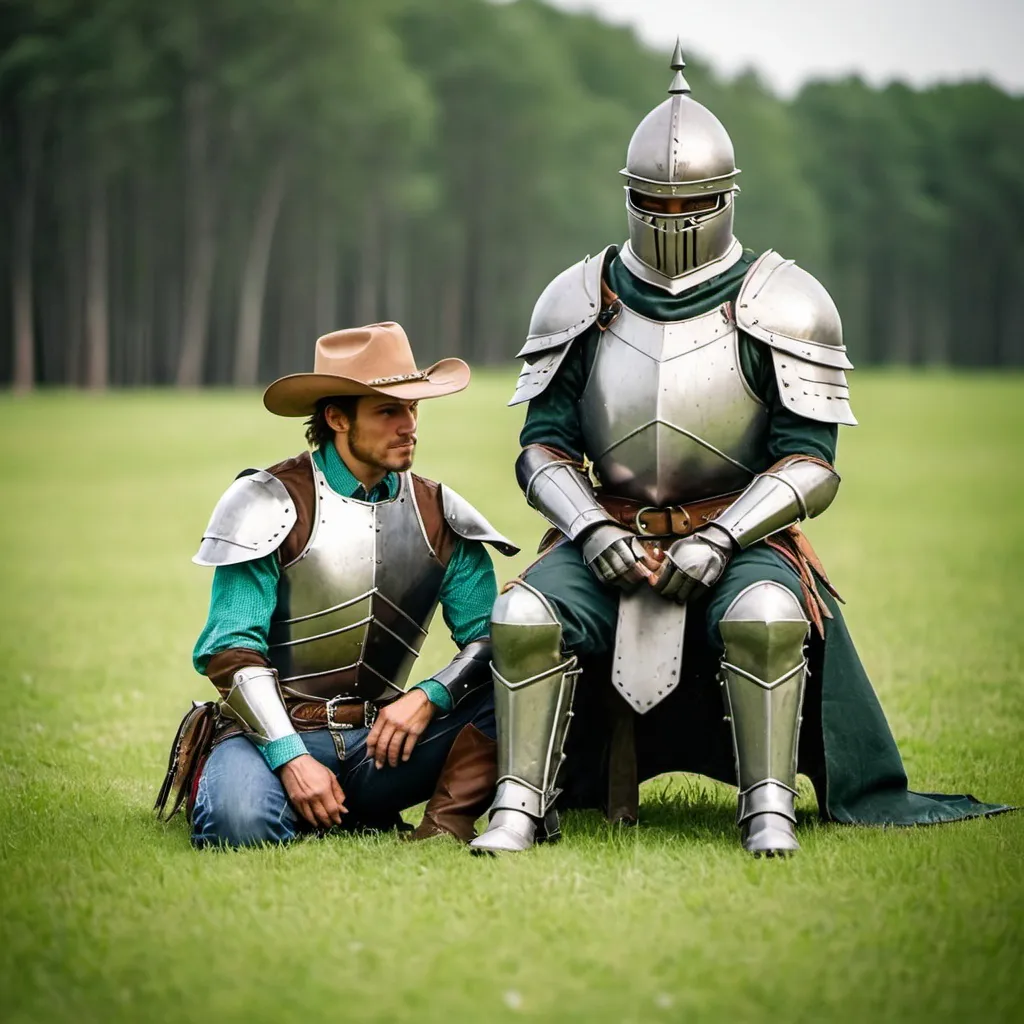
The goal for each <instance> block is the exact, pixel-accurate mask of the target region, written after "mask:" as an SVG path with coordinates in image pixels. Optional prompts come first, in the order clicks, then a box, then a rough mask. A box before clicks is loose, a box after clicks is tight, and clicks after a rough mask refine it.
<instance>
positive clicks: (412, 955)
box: [0, 373, 1024, 1024]
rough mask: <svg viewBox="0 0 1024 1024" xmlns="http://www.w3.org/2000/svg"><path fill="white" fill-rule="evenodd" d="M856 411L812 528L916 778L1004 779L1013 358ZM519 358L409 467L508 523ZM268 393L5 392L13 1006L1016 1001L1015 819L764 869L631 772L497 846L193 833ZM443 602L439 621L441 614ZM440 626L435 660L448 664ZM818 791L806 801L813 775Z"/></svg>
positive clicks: (231, 1011) (1019, 381) (774, 1007)
mask: <svg viewBox="0 0 1024 1024" xmlns="http://www.w3.org/2000/svg"><path fill="white" fill-rule="evenodd" d="M854 383H855V397H856V399H857V402H856V409H857V412H858V415H859V416H860V419H861V422H862V423H863V424H864V425H863V426H862V427H860V428H859V429H857V430H847V431H846V432H845V434H844V436H843V439H842V441H841V445H840V460H839V465H840V470H841V471H842V473H843V475H844V477H845V483H844V485H843V487H842V489H841V490H840V495H839V498H838V500H837V502H836V505H835V506H834V507H833V508H832V510H831V511H830V512H829V513H828V514H827V515H826V516H824V517H823V518H822V519H820V520H818V521H816V522H815V523H814V524H812V526H811V528H810V531H809V532H810V533H811V534H812V536H813V537H814V540H815V543H816V545H817V547H818V550H819V552H820V553H821V554H822V556H823V557H824V560H825V562H826V564H827V565H828V568H829V570H830V573H831V576H832V578H833V580H834V581H835V583H836V584H837V586H838V587H839V588H840V590H841V591H842V592H843V594H844V596H845V597H846V599H847V601H848V612H847V617H848V620H849V623H850V627H851V630H852V631H853V634H854V636H855V638H857V640H858V644H859V649H860V652H861V655H862V657H863V659H864V661H865V663H866V664H867V666H868V668H869V670H870V671H871V673H872V676H873V679H874V681H875V686H876V688H877V690H878V693H879V695H880V697H881V700H882V703H883V705H884V706H885V709H886V711H887V713H888V716H889V721H890V723H891V725H892V728H893V732H894V733H895V735H896V737H897V740H898V741H899V743H900V746H901V749H902V752H903V756H904V759H905V761H906V763H907V767H908V771H909V773H910V778H911V782H912V784H913V785H915V786H916V788H919V789H926V790H932V791H947V792H964V791H967V792H971V793H974V794H975V795H976V796H978V797H980V798H983V799H987V800H991V801H1006V802H1010V803H1016V804H1024V755H1022V742H1021V741H1022V727H1021V722H1022V720H1024V671H1022V669H1024V665H1022V660H1024V659H1022V653H1024V642H1022V626H1021V617H1022V612H1024V600H1022V597H1021V594H1022V587H1024V526H1022V522H1024V518H1022V509H1024V484H1022V482H1021V473H1020V469H1021V457H1020V448H1021V444H1022V443H1024V378H1022V377H1020V376H1010V375H1007V376H1003V377H994V376H951V375H934V376H924V377H914V376H910V375H906V374H891V375H888V374H887V375H872V374H869V373H860V374H858V375H856V377H855V378H854ZM509 384H510V378H509V376H508V375H507V374H491V375H487V374H479V375H478V378H477V380H476V381H475V383H474V386H473V387H471V388H470V390H469V392H467V393H466V394H465V395H462V396H458V397H456V398H452V399H446V400H444V401H441V402H437V403H431V404H428V405H426V406H425V407H424V409H423V415H422V419H421V445H420V455H419V459H418V462H417V469H418V470H419V471H420V472H422V473H424V474H426V475H428V476H435V477H439V478H441V479H444V480H446V481H447V482H449V483H450V484H452V485H453V486H454V487H456V488H457V489H458V490H459V491H461V492H462V493H463V494H465V495H466V496H467V497H468V498H470V499H471V500H472V501H474V502H475V503H477V504H478V505H479V506H480V507H481V508H482V509H484V510H485V511H486V512H487V514H488V515H489V516H490V517H491V518H492V520H493V521H494V523H495V525H497V526H498V528H499V529H501V530H503V531H504V532H506V533H507V534H509V535H511V536H512V537H513V538H515V539H516V540H518V541H519V542H520V543H521V544H522V545H523V546H524V548H526V549H527V553H525V554H524V555H522V556H520V558H519V559H517V560H512V561H503V562H502V564H500V565H499V566H498V574H499V576H500V577H507V576H509V575H512V574H513V573H514V571H516V570H517V569H519V568H521V567H522V566H524V565H525V564H526V562H527V559H528V558H529V554H528V552H529V550H531V549H532V545H534V544H535V542H536V539H537V537H538V535H539V532H540V520H539V519H538V518H537V517H536V516H535V515H534V514H533V513H532V512H531V511H530V510H529V509H527V508H526V506H525V504H524V502H523V500H522V498H521V496H520V494H519V492H518V490H517V489H516V486H515V482H514V479H513V477H512V472H511V468H512V463H513V460H514V458H515V455H516V451H517V444H516V433H517V430H518V426H519V423H520V420H521V415H522V414H521V411H519V410H508V409H505V408H504V401H505V399H506V397H507V394H508V392H509ZM300 432H301V431H300V428H299V425H298V423H297V422H294V421H284V420H277V419H274V418H273V417H271V416H270V415H269V414H266V413H265V412H263V410H262V407H261V405H260V402H259V397H258V395H256V394H254V393H253V394H227V393H221V394H194V395H174V394H170V393H134V394H125V395H115V396H110V397H91V396H86V395H70V394H52V395H47V394H44V395H40V396H36V397H30V398H25V399H21V398H13V397H10V396H4V397H0V472H2V475H3V476H2V478H3V489H2V494H3V519H2V526H3V528H2V530H0V558H2V565H3V569H4V572H3V583H2V590H0V595H2V597H0V610H2V628H0V673H2V676H0V678H2V698H3V711H2V713H0V783H2V785H0V1020H3V1021H5V1022H10V1024H14V1022H30V1021H32V1022H36V1021H50V1020H68V1021H76V1022H85V1021H93V1020H96V1021H146V1022H149V1021H198V1020H211V1021H219V1020H230V1021H234V1020H239V1021H241V1020H246V1021H268V1022H274V1024H281V1022H284V1021H319V1020H329V1021H338V1022H344V1021H347V1020H354V1021H406V1020H409V1021H412V1020H416V1021H435V1020H436V1021H445V1020H459V1021H462V1020H482V1021H484V1020H486V1021H489V1020H518V1019H530V1020H559V1021H561V1020H569V1021H605V1020H608V1021H638V1022H639V1021H644V1022H646V1021H659V1020H666V1021H668V1020H677V1021H682V1020H685V1021H756V1020H765V1019H774V1020H780V1021H794V1022H796V1021H815V1022H816V1021H825V1020H844V1021H846V1020H849V1021H860V1020H865V1021H867V1020H871V1021H928V1022H938V1021H958V1022H959V1021H972V1022H973V1021H984V1022H995V1021H1011V1020H1020V1019H1021V1016H1020V1015H1021V1012H1022V1011H1021V1006H1022V1005H1024V1004H1022V1000H1024V970H1022V950H1024V943H1022V940H1024V815H1022V814H1008V815H1003V816H1001V817H998V818H994V819H990V820H985V821H972V822H966V823H962V824H956V825H948V826H940V827H935V828H927V829H911V830H881V829H851V828H843V827H831V826H820V825H816V824H814V823H813V822H809V823H807V824H805V825H804V826H803V827H802V829H801V832H800V838H801V841H802V843H803V852H802V854H801V855H800V856H799V857H798V858H796V859H793V860H791V861H787V862H778V861H754V860H753V859H751V858H750V857H749V856H748V855H746V854H744V853H743V852H742V851H741V850H740V848H739V846H738V844H737V841H736V837H735V829H734V826H733V823H732V815H733V806H734V805H733V796H732V793H731V792H730V791H729V790H728V789H727V788H726V787H722V786H718V785H716V784H712V783H710V782H708V781H706V780H703V779H699V778H692V777H684V776H680V777H673V778H665V779H660V780H656V781H655V782H653V783H650V784H648V786H647V787H646V788H645V791H644V805H643V808H642V822H641V825H640V826H639V827H638V828H635V829H629V830H621V831H617V830H612V829H610V828H609V827H607V826H606V825H604V824H603V822H602V821H601V820H600V819H599V818H598V817H597V816H594V815H570V816H568V819H567V821H566V828H565V840H564V842H563V843H561V844H560V845H557V846H552V847H542V848H540V849H537V850H535V851H533V852H532V853H531V854H529V855H526V856H521V857H519V858H514V859H501V860H481V859H476V858H471V857H469V856H468V855H467V854H466V852H465V851H464V850H463V849H461V848H460V847H458V846H456V845H454V844H448V843H445V842H442V843H440V844H438V845H429V844H427V845H424V844H419V845H416V846H407V845H404V844H400V843H399V842H398V841H397V840H396V839H395V838H394V837H392V836H385V837H376V838H351V837H336V838H329V839H326V840H308V841H303V842H300V843H298V844H296V845H294V846H293V847H291V848H288V849H279V850H261V851H247V852H242V853H234V854H231V853H229V854H223V853H216V852H212V853H204V854H198V853H195V852H193V851H192V850H191V848H190V847H189V844H188V838H187V831H186V826H185V823H184V821H183V820H182V819H181V818H180V817H179V818H177V819H175V820H174V821H173V822H171V823H170V824H159V823H157V822H156V821H155V819H154V818H153V816H152V813H151V811H150V806H151V804H152V801H153V796H154V792H155V789H156V786H157V783H158V781H159V779H160V777H161V775H162V772H163V769H164V763H165V758H166V752H167V746H168V744H169V742H170V739H171V735H172V733H173V730H174V727H175V726H176V724H177V720H178V718H179V716H180V715H181V713H182V711H183V710H184V708H185V706H186V705H187V703H188V701H189V700H190V699H191V698H194V697H202V698H205V697H208V696H209V695H210V694H211V693H212V689H210V688H209V684H208V683H206V682H205V681H204V680H203V679H201V678H199V677H197V676H195V675H194V674H193V673H192V670H191V667H190V660H189V655H190V651H191V646H192V643H193V641H194V638H195V636H196V634H197V632H198V630H199V629H200V627H201V626H202V623H203V620H204V616H205V612H206V601H207V588H208V585H209V576H208V570H204V569H200V568H198V567H196V566H194V565H192V564H191V563H190V561H189V558H190V557H191V555H192V553H193V551H194V549H195V546H196V543H197V541H198V539H199V536H200V534H201V532H202V529H203V526H204V525H205V523H206V519H207V516H208V514H209V511H210V508H211V507H212V505H213V503H214V501H215V500H216V498H217V497H218V496H219V494H220V492H221V490H222V489H223V488H224V487H225V486H226V485H227V483H228V482H229V481H230V480H231V478H232V477H233V476H234V474H235V473H236V472H237V471H238V470H239V469H241V468H242V467H245V466H253V465H256V466H258V465H267V464H269V463H272V462H274V461H277V460H278V459H279V458H282V457H284V456H285V455H288V454H292V453H294V452H295V451H297V450H299V448H300ZM439 618H440V617H439ZM442 633H443V625H441V624H440V622H438V627H437V628H436V629H435V631H434V633H433V634H432V635H431V638H430V640H429V641H428V647H427V649H426V652H425V656H424V658H423V676H424V677H425V676H427V675H429V673H430V672H431V671H432V670H433V669H436V668H437V667H438V666H439V665H440V664H442V663H443V662H444V661H446V660H447V658H448V656H449V651H450V644H449V641H448V639H447V637H445V636H443V635H442ZM803 806H804V807H805V809H809V808H812V807H813V798H811V797H810V796H809V795H808V796H807V797H805V799H804V802H803Z"/></svg>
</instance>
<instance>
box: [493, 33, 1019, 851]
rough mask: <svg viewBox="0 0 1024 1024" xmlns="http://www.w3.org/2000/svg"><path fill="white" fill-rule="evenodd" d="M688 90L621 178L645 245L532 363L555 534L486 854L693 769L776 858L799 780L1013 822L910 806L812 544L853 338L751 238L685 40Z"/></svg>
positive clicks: (538, 323)
mask: <svg viewBox="0 0 1024 1024" xmlns="http://www.w3.org/2000/svg"><path fill="white" fill-rule="evenodd" d="M671 66H672V68H673V70H674V71H675V76H674V80H673V82H672V84H671V86H670V88H669V98H668V99H666V100H664V101H663V102H662V103H660V104H659V105H658V106H657V107H656V108H655V109H654V110H652V111H651V112H650V113H649V114H648V115H647V116H646V117H645V118H644V119H643V121H641V123H640V125H639V126H638V127H637V129H636V131H635V132H634V134H633V138H632V140H631V141H630V144H629V150H628V153H627V159H626V167H625V169H624V170H623V171H622V174H623V177H624V184H625V191H626V211H627V216H628V223H629V239H628V241H627V242H626V243H625V245H624V246H622V248H621V249H620V248H619V247H617V246H614V245H612V246H608V247H607V248H606V249H604V250H603V251H602V252H601V253H600V254H599V255H598V256H597V257H595V258H593V259H590V258H588V259H586V260H583V261H581V262H580V263H577V264H576V265H575V266H573V267H570V268H569V269H567V270H565V271H564V272H562V273H561V274H559V275H558V276H557V277H556V278H555V279H554V280H553V281H552V282H551V283H550V284H549V285H548V287H547V288H546V289H545V291H544V292H543V293H542V294H541V296H540V298H539V299H538V300H537V305H536V308H535V309H534V313H533V319H532V322H531V324H530V335H529V338H528V340H527V343H526V345H525V347H524V348H523V349H522V351H521V352H520V355H521V356H523V357H525V359H526V364H525V366H524V368H523V372H522V374H521V376H520V378H519V382H518V385H517V388H516V393H515V396H514V397H513V400H512V402H511V403H510V404H512V405H515V404H517V403H520V402H529V406H528V411H527V415H526V422H525V425H524V426H523V430H522V433H521V435H520V442H521V444H522V445H523V451H522V453H521V455H520V457H519V461H518V463H517V465H516V475H517V478H518V480H519V483H520V486H521V487H522V489H523V491H524V492H525V494H526V497H527V500H528V501H529V503H530V504H531V505H533V506H534V507H535V508H536V509H538V510H539V511H540V512H541V513H542V514H543V515H544V516H545V517H546V518H547V519H548V521H549V522H550V523H551V524H552V527H553V530H552V531H551V534H550V536H549V538H548V540H547V542H546V543H542V550H543V551H544V554H543V556H542V557H541V558H540V559H539V560H538V561H537V562H536V563H535V564H534V565H533V566H532V567H530V568H529V569H528V570H527V571H526V572H525V573H524V574H523V577H522V578H521V579H518V580H515V581H513V584H512V585H511V586H510V587H508V588H506V590H505V592H503V593H502V595H501V596H500V597H499V599H498V601H497V604H496V605H495V609H494V613H493V618H492V626H491V637H492V641H493V644H494V680H495V691H496V696H495V700H496V708H497V718H498V745H499V750H498V761H499V782H498V789H497V794H496V797H495V800H494V803H493V806H492V810H491V820H490V824H489V826H488V829H487V831H486V832H485V833H484V834H483V835H481V836H480V837H479V838H477V839H476V840H474V842H473V848H474V850H478V851H488V852H495V851H500V850H510V851H515V850H525V849H527V848H528V847H530V846H532V845H533V843H534V842H536V841H540V840H543V839H552V838H555V837H556V836H557V834H558V822H557V812H556V801H558V802H559V803H560V804H561V806H565V805H567V804H568V805H570V806H571V805H585V806H603V807H604V808H605V810H606V813H607V814H608V815H609V817H610V818H612V819H613V820H622V821H635V820H636V816H637V809H638V797H637V783H638V781H640V780H643V779H645V778H650V777H652V776H654V775H658V774H660V773H662V772H666V771H689V772H698V773H701V774H705V775H709V776H712V777H714V778H718V779H721V780H723V781H726V782H730V783H734V784H737V785H738V788H739V800H738V813H737V823H738V825H739V829H740V839H741V842H742V844H743V846H744V848H745V849H747V850H748V851H750V852H751V853H753V854H754V855H755V856H761V855H764V856H774V855H785V854H789V853H791V852H792V851H794V850H796V849H797V848H798V842H797V837H796V832H795V830H794V825H795V823H796V820H797V819H796V814H795V809H794V801H795V798H796V795H797V770H798V768H799V770H800V771H802V772H804V773H805V774H807V775H809V776H810V778H811V780H812V782H813V784H814V787H815V790H816V792H817V797H818V807H819V812H820V814H821V815H822V817H823V818H825V819H826V820H833V821H843V822H849V823H854V822H862V823H871V824H917V823H924V822H928V823H931V822H936V821H948V820H954V819H957V818H963V817H971V816H975V815H979V814H986V813H992V812H994V811H996V810H999V809H1000V808H999V807H994V806H993V805H987V804H981V803H979V802H978V801H975V800H973V799H972V798H970V797H944V796H937V795H935V794H928V795H925V794H920V793H913V792H911V791H909V790H908V788H907V778H906V774H905V772H904V770H903V765H902V762H901V760H900V756H899V752H898V750H897V749H896V745H895V743H894V741H893V738H892V736H891V734H890V732H889V728H888V726H887V724H886V721H885V717H884V715H883V714H882V711H881V708H880V707H879V705H878V701H877V699H876V697H875V695H874V692H873V690H872V688H871V683H870V681H869V680H868V678H867V676H866V674H865V672H864V669H863V668H862V666H861V664H860V661H859V659H858V657H857V652H856V651H855V649H854V647H853V644H852V642H851V640H850V637H849V634H848V633H847V632H846V627H845V625H844V623H843V619H842V615H841V614H840V610H839V606H838V604H837V603H836V600H837V597H838V595H837V594H836V593H835V591H834V590H832V588H831V586H830V584H829V582H828V579H827V577H826V576H825V572H824V569H823V568H822V566H821V564H820V562H819V561H818V559H817V558H816V557H815V555H814V552H813V550H812V549H811V548H810V545H809V544H808V542H807V539H806V537H805V536H804V535H803V534H802V533H801V532H800V530H799V529H798V528H797V526H796V524H797V523H799V522H800V521H801V520H803V519H807V518H811V517H813V516H816V515H819V514H820V513H822V512H824V511H825V510H826V509H827V508H828V507H829V505H830V504H831V503H832V500H833V499H834V498H835V495H836V492H837V489H838V487H839V476H838V474H837V473H836V472H835V469H834V468H833V463H834V461H835V451H836V436H837V428H838V425H839V424H854V423H856V420H855V419H854V417H853V414H852V412H851V410H850V403H849V389H848V386H847V380H846V372H845V371H846V370H847V369H849V368H850V367H851V364H850V362H849V360H848V359H847V356H846V351H845V348H844V346H843V341H842V328H841V324H840V320H839V314H838V312H837V311H836V308H835V305H834V304H833V302H832V300H831V298H830V297H829V295H828V293H827V292H826V291H825V289H824V288H823V287H822V286H821V284H819V283H818V282H817V281H816V280H815V279H814V278H813V277H812V276H811V275H810V274H808V273H807V272H806V271H804V270H802V269H801V268H800V267H798V266H796V265H795V264H794V263H793V262H792V261H791V260H787V259H784V258H783V257H782V256H780V255H779V254H777V253H775V252H772V251H771V250H769V251H768V252H766V253H763V254H762V255H761V256H759V257H755V255H754V253H752V252H749V251H745V250H744V249H743V247H742V246H741V245H740V243H739V241H737V239H736V238H735V236H734V235H733V211H734V199H735V196H736V193H737V192H738V189H737V186H736V182H735V179H736V176H737V174H738V173H739V171H738V169H737V168H736V164H735V160H734V155H733V146H732V142H731V140H730V138H729V135H728V133H727V132H726V130H725V128H724V127H723V126H722V124H721V122H719V121H718V119H717V118H716V117H715V116H714V115H713V114H712V113H711V112H710V111H709V110H708V109H707V108H705V107H704V106H702V105H701V104H699V103H697V102H696V101H695V100H693V99H692V98H691V96H690V95H689V93H690V89H689V86H688V85H687V84H686V81H685V79H684V78H683V75H682V70H683V67H684V62H683V57H682V53H681V52H680V49H679V46H678V44H677V46H676V50H675V53H674V54H673V58H672V62H671ZM585 462H589V466H587V465H586V464H585ZM589 470H592V471H593V475H591V472H590V471H589ZM595 479H596V481H597V482H598V484H599V486H598V487H595ZM581 671H582V673H583V674H582V677H581V679H582V681H581V683H580V685H579V686H578V687H577V685H576V683H577V677H578V676H580V673H581ZM604 681H607V686H604V685H603V683H604ZM577 689H578V690H579V691H580V693H579V695H578V697H577V699H576V707H575V715H576V717H575V719H574V720H573V726H572V730H571V732H570V730H569V721H570V718H571V717H572V716H573V714H574V708H573V699H574V691H575V690H577ZM723 699H724V708H723ZM723 711H724V712H725V714H724V719H723ZM801 722H803V729H801ZM567 734H568V741H569V742H568V747H565V744H566V739H567ZM564 747H565V749H566V755H565V759H566V763H565V764H564V765H562V761H563V753H562V752H563V748H564Z"/></svg>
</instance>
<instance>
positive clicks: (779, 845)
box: [719, 582, 810, 857]
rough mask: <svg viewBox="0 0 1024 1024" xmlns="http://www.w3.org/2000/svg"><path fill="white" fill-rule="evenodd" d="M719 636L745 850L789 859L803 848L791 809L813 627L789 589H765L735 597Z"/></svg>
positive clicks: (773, 585) (762, 586) (756, 587)
mask: <svg viewBox="0 0 1024 1024" xmlns="http://www.w3.org/2000/svg"><path fill="white" fill-rule="evenodd" d="M719 630H720V631H721V634H722V640H723V641H724V642H725V654H724V655H723V656H722V686H723V687H724V689H725V699H726V704H727V707H728V714H729V720H730V722H731V724H732V737H733V747H734V750H735V753H736V776H737V781H738V784H739V790H740V794H739V810H738V813H737V818H736V820H737V823H738V824H739V826H740V831H741V838H742V841H743V846H744V848H745V849H747V850H749V851H750V852H751V853H753V854H754V856H755V857H760V856H762V855H764V856H767V857H773V856H776V855H778V856H785V855H786V854H788V853H791V852H793V851H795V850H798V849H799V848H800V844H799V843H797V841H796V835H795V834H794V830H793V826H794V825H795V824H796V814H795V813H794V810H793V803H794V800H795V798H796V757H797V740H798V738H799V733H800V720H801V719H800V711H801V708H802V706H803V699H804V684H805V681H806V678H807V659H806V657H805V655H804V644H805V643H806V641H807V636H808V632H809V630H810V624H809V623H808V621H807V618H806V616H805V615H804V612H803V609H802V608H801V606H800V602H799V601H798V600H797V599H796V597H795V596H794V595H793V594H792V593H791V592H790V591H789V590H788V589H787V588H786V587H784V586H782V585H781V584H778V583H771V582H762V583H754V584H752V585H751V586H749V587H747V588H746V589H745V590H743V591H742V592H741V593H740V594H739V595H738V596H737V597H736V599H735V600H734V601H733V602H732V604H730V605H729V607H728V609H727V610H726V612H725V615H724V616H723V617H722V621H721V622H720V623H719Z"/></svg>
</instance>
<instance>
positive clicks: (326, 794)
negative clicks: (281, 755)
mask: <svg viewBox="0 0 1024 1024" xmlns="http://www.w3.org/2000/svg"><path fill="white" fill-rule="evenodd" d="M278 777H279V778H280V779H281V785H283V786H284V791H285V793H287V794H288V799H289V800H290V801H291V803H292V806H293V807H294V808H295V810H297V811H298V812H299V814H301V815H302V817H303V818H305V819H306V821H308V822H309V823H310V825H312V826H313V828H325V829H326V828H331V827H332V826H333V825H340V824H341V816H342V815H343V814H347V813H348V808H347V807H346V806H345V794H344V793H343V792H342V789H341V786H340V785H338V780H337V778H335V775H334V772H332V771H331V770H330V768H326V767H325V766H324V765H322V764H321V763H320V762H319V761H317V760H316V758H314V757H313V756H312V755H311V754H301V755H300V756H299V757H296V758H293V759H292V760H291V761H288V762H287V763H286V764H283V765H282V766H281V768H280V770H279V772H278Z"/></svg>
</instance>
